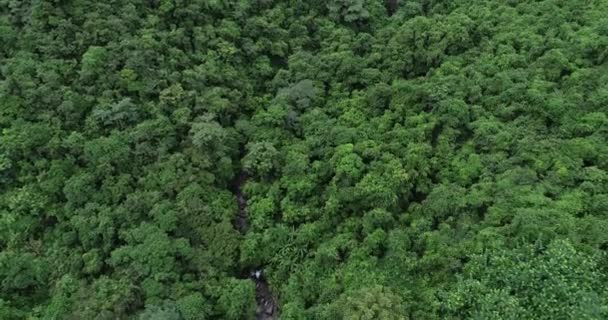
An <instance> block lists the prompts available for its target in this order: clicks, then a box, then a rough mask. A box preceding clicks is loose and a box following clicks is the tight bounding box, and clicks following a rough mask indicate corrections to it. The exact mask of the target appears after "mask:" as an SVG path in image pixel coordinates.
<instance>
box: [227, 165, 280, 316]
mask: <svg viewBox="0 0 608 320" xmlns="http://www.w3.org/2000/svg"><path fill="white" fill-rule="evenodd" d="M247 178H248V177H247V173H246V172H245V171H243V170H241V171H240V172H239V173H238V175H237V176H236V177H235V178H234V180H233V181H232V185H231V189H232V192H233V193H234V195H235V196H236V201H237V205H238V214H237V215H236V218H235V221H234V224H235V227H236V229H237V230H238V231H239V232H240V233H241V234H246V233H247V231H248V230H249V216H248V214H247V197H246V195H245V194H244V193H243V186H244V185H245V183H246V182H247ZM249 277H250V278H251V279H252V281H253V282H254V283H255V300H256V311H255V318H256V320H276V319H278V305H277V302H276V299H275V298H274V296H273V295H272V292H271V291H270V287H269V286H268V282H267V281H266V277H265V275H264V270H263V269H259V268H256V269H253V270H251V271H250V273H249Z"/></svg>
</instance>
